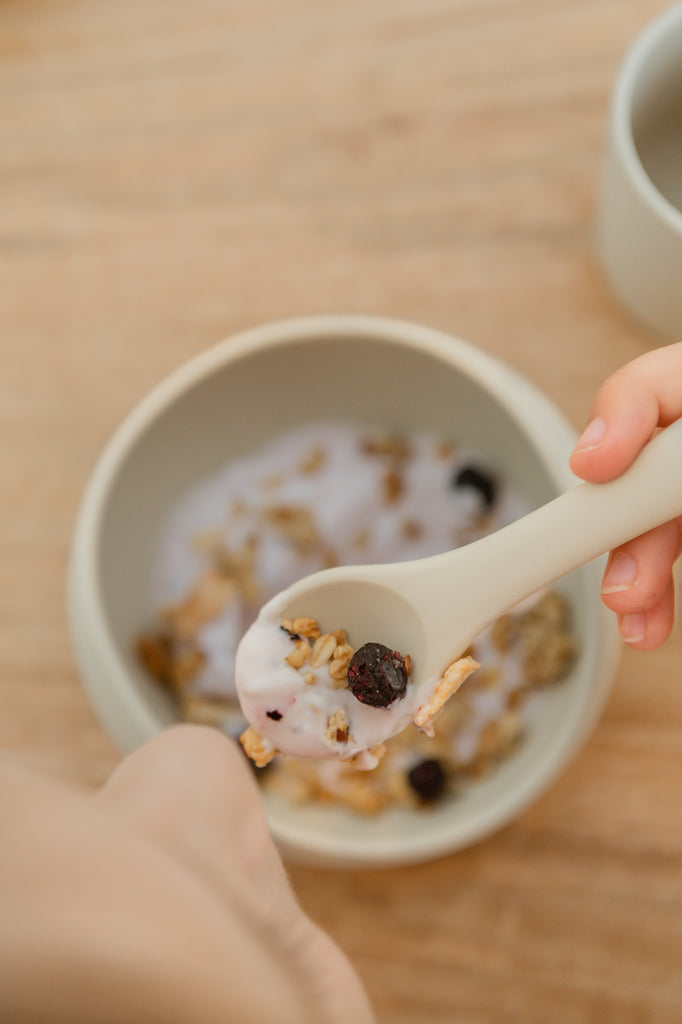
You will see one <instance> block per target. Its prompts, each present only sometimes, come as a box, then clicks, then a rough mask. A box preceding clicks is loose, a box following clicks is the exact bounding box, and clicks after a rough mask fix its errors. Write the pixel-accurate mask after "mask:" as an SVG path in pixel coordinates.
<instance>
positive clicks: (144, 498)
mask: <svg viewBox="0 0 682 1024" xmlns="http://www.w3.org/2000/svg"><path fill="white" fill-rule="evenodd" d="M303 334H304V335H305V336H299V334H298V333H297V332H296V331H290V332H286V331H285V332H284V334H282V335H281V336H280V337H279V338H278V339H276V341H273V339H270V340H269V341H267V343H265V344H257V343H256V344H246V345H241V347H240V346H231V345H230V344H229V343H227V344H225V345H223V346H220V347H219V348H218V349H217V350H215V352H214V354H213V355H211V357H210V359H208V360H206V361H205V362H204V363H203V364H202V365H201V366H200V367H198V368H197V367H196V366H195V367H194V369H193V370H191V371H188V372H186V373H182V372H181V373H178V374H176V375H175V376H174V377H173V378H171V379H170V380H169V381H167V382H166V383H165V385H164V386H162V387H161V389H159V390H157V392H156V393H154V394H153V395H152V396H150V397H149V400H148V401H146V402H145V403H143V404H142V406H141V407H139V408H138V410H136V412H135V413H134V414H133V417H132V418H131V420H130V421H129V422H128V423H127V424H126V425H124V428H122V433H121V434H120V435H119V436H118V438H115V439H114V442H113V447H112V448H111V449H110V451H109V452H108V454H107V453H105V456H104V457H103V460H102V464H101V465H100V467H99V477H98V478H97V480H96V482H95V483H94V484H93V488H92V491H91V493H90V495H89V496H86V502H85V503H84V504H85V506H86V512H85V513H84V515H83V522H82V523H81V524H80V526H79V531H77V541H80V543H77V544H76V562H79V560H80V562H85V563H86V569H85V575H86V577H87V578H88V580H90V583H89V587H88V589H87V592H86V597H85V599H84V601H83V602H81V604H85V607H86V611H85V612H83V611H82V608H81V610H80V611H79V607H80V605H79V598H78V592H77V588H76V589H74V597H73V599H72V620H73V622H74V634H75V638H76V641H77V644H76V646H77V648H78V646H79V644H78V632H79V630H78V628H77V627H78V622H79V619H83V616H84V615H88V616H93V615H94V616H95V618H94V619H91V620H90V626H89V627H88V628H82V629H81V630H80V632H81V634H86V635H85V637H84V638H83V639H82V641H81V648H84V645H85V644H86V643H87V644H90V646H92V637H93V635H95V634H96V635H97V636H99V635H100V634H99V632H98V630H99V629H100V627H101V637H102V645H101V646H106V647H107V650H108V655H107V658H101V659H100V661H99V662H97V663H95V662H92V661H89V662H88V665H89V668H88V666H85V663H83V664H82V667H84V668H85V671H84V675H85V677H86V679H85V681H86V685H87V686H88V688H89V690H90V693H91V696H92V698H93V701H94V703H95V706H96V707H97V706H98V705H99V707H100V714H102V710H101V709H102V708H103V707H105V706H108V705H107V701H109V697H107V701H104V700H102V701H100V700H99V699H98V693H99V694H100V695H101V694H102V693H103V691H104V689H105V688H107V687H108V688H109V690H111V688H112V687H114V688H116V689H117V690H118V691H119V697H120V703H121V706H124V712H123V713H121V711H120V708H119V710H118V711H117V713H116V722H117V724H116V726H115V728H113V732H114V734H115V738H116V740H117V741H118V742H119V744H120V745H121V746H122V747H123V748H124V749H129V748H130V747H132V746H134V745H136V744H137V743H138V742H140V741H141V740H143V739H145V738H147V737H149V736H151V735H153V734H154V733H155V732H157V731H159V730H160V729H162V728H163V727H165V726H167V725H169V724H171V723H172V722H174V721H176V720H177V717H178V714H177V709H176V707H175V704H174V702H173V700H172V699H171V697H170V696H169V695H168V694H166V693H165V692H164V691H163V690H162V689H161V688H160V687H159V686H158V685H157V684H155V683H154V682H152V681H151V680H150V679H149V678H148V677H147V676H146V674H145V673H144V672H143V670H142V669H141V667H140V665H139V664H138V661H137V658H136V656H135V653H134V645H135V638H136V636H137V635H139V633H140V632H141V630H143V629H145V628H146V627H147V626H148V625H149V624H150V623H151V621H152V619H153V611H154V610H153V607H152V597H151V575H152V566H153V562H154V558H155V554H156V545H157V540H158V536H159V524H160V523H161V521H162V520H163V518H164V516H165V515H166V513H167V510H168V509H169V508H170V507H171V506H172V505H173V503H174V502H175V500H176V499H177V498H178V497H179V496H180V495H181V494H182V493H183V492H184V491H185V490H186V489H187V488H188V487H190V486H191V485H192V484H194V483H195V482H197V481H198V480H201V479H202V478H204V477H206V476H207V475H209V474H211V473H212V472H213V471H214V470H216V469H218V468H219V467H220V466H221V465H223V464H224V463H225V462H226V461H227V460H229V459H230V458H233V457H237V456H241V455H244V454H246V453H248V452H250V451H252V450H253V449H255V448H257V447H258V446H259V445H260V444H262V443H263V442H265V441H266V440H267V439H268V438H270V437H272V436H273V435H275V434H276V433H278V432H280V431H283V430H288V429H290V428H293V427H295V426H298V425H301V424H303V423H311V422H315V421H321V420H327V421H329V420H346V421H347V420H349V419H350V420H353V421H359V422H362V423H366V424H368V425H378V426H381V427H385V428H388V429H390V430H398V431H399V430H408V429H411V428H414V429H424V430H432V431H435V432H437V433H439V434H441V435H444V436H446V437H452V438H453V439H455V440H456V441H457V442H459V443H461V444H463V445H467V446H468V445H470V446H472V447H473V448H475V449H477V450H478V451H479V452H480V453H481V455H482V456H483V457H484V458H485V460H486V461H487V463H488V464H489V465H490V466H491V468H492V469H493V470H496V471H497V472H498V473H499V474H500V476H502V477H504V478H505V479H507V480H508V481H509V482H510V483H511V484H512V485H513V486H514V488H515V489H516V490H517V492H518V493H519V494H520V495H521V496H522V497H523V498H525V499H526V501H527V502H528V503H529V505H531V506H536V505H539V504H542V503H544V502H546V501H548V500H550V499H551V498H552V497H554V496H555V495H556V494H557V493H558V492H559V491H561V490H563V489H564V488H565V486H567V484H568V482H569V480H568V471H567V469H566V468H565V467H566V463H567V456H568V452H569V451H570V448H571V442H572V437H573V435H572V432H571V431H570V429H569V428H568V427H567V426H566V424H565V422H564V421H563V420H562V419H561V417H560V416H559V414H558V413H557V412H556V410H554V408H553V407H552V406H551V405H550V404H549V403H547V401H546V400H545V399H544V398H543V396H541V395H539V394H538V393H537V392H536V391H535V390H534V389H533V388H532V387H531V386H530V385H529V384H528V383H527V382H526V381H525V380H524V379H522V378H520V377H518V376H517V375H516V374H514V373H513V372H512V371H510V370H509V369H508V368H506V367H504V366H503V365H502V364H499V363H497V362H496V361H495V360H493V359H491V358H490V357H488V356H486V355H485V354H483V353H480V352H479V351H478V350H476V349H473V348H472V347H471V346H468V345H466V344H465V343H462V342H457V341H455V340H450V339H447V340H443V336H441V335H438V336H437V337H438V339H439V340H438V342H437V343H436V342H434V343H433V344H430V343H428V342H427V341H426V340H422V341H420V342H419V343H416V342H415V340H414V337H412V336H410V334H409V332H402V333H401V331H399V330H395V331H394V332H393V336H390V332H388V334H389V336H386V335H387V332H386V329H383V330H376V329H368V330H367V331H362V330H358V329H357V328H355V329H354V330H352V331H348V332H346V331H344V330H343V328H339V329H337V330H329V329H323V328H320V330H319V331H318V330H314V329H308V330H307V332H303ZM190 365H191V364H190ZM91 513H92V514H91ZM88 516H89V517H90V518H88ZM86 523H87V524H88V525H84V524H86ZM83 552H86V554H85V555H84V554H83ZM492 571H494V567H492V566H491V572H492ZM597 574H598V567H596V566H594V565H592V566H588V567H586V568H585V569H582V570H579V571H578V572H576V573H573V574H571V576H569V577H568V578H567V579H566V580H564V581H562V588H563V589H564V591H565V593H566V595H567V597H568V599H569V601H570V602H571V604H572V607H573V611H574V617H575V629H576V633H577V636H578V638H579V643H580V656H579V657H578V659H577V662H576V664H575V666H574V668H573V670H572V672H571V675H570V678H569V679H568V680H567V681H566V682H565V683H563V684H562V685H561V686H557V687H555V688H552V689H551V690H550V691H548V692H547V693H546V694H543V699H542V701H540V702H539V706H538V709H537V712H536V724H535V726H534V728H533V730H532V732H531V735H530V736H529V738H528V740H527V741H526V742H524V744H523V745H522V747H521V749H520V751H519V752H518V754H516V755H515V756H514V757H513V758H511V759H510V760H509V762H508V763H506V764H505V765H504V766H502V767H501V768H500V769H499V770H498V771H497V772H496V773H494V774H493V775H492V776H491V777H490V778H489V779H486V780H484V781H482V782H480V783H477V784H476V785H473V786H471V787H470V789H468V790H467V791H466V792H464V793H462V794H460V795H459V796H457V797H456V798H455V799H454V800H453V801H452V802H450V803H447V804H445V805H443V806H442V807H439V808H437V809H435V810H433V811H429V812H428V813H425V814H424V815H423V816H420V818H419V823H418V828H415V815H414V813H412V812H407V811H402V810H391V811H388V812H386V813H384V814H382V815H381V816H378V817H377V818H375V819H363V818H357V817H356V816H354V815H352V814H350V813H349V812H348V811H346V810H344V809H341V808H334V807H328V808H320V807H292V806H291V805H288V804H286V803H285V802H283V801H282V800H280V799H278V798H277V797H275V796H268V798H267V805H268V806H267V809H268V816H269V820H270V824H271V826H272V828H273V832H274V834H275V837H276V838H277V839H278V840H279V842H280V844H281V846H282V848H283V850H284V852H285V853H286V852H288V853H293V854H295V855H296V856H297V857H298V858H299V859H301V857H303V858H305V857H309V858H313V859H314V860H315V861H316V862H317V863H343V864H346V865H348V864H352V863H392V862H393V863H395V862H398V861H411V860H420V859H424V857H425V856H434V855H436V854H438V853H442V852H446V851H447V850H448V849H451V848H456V847H457V846H461V845H464V844H465V843H466V842H469V841H472V840H473V839H475V838H479V837H480V836H481V835H483V834H485V833H486V832H488V831H491V830H492V829H493V828H495V827H498V826H499V824H500V823H501V822H502V821H504V820H508V819H509V818H510V817H511V816H513V814H514V813H516V811H517V810H518V809H519V808H520V807H522V806H524V805H525V803H527V802H528V801H529V800H530V799H531V797H532V796H533V795H534V794H536V793H537V792H538V791H539V790H540V789H542V788H544V786H545V785H546V784H547V783H548V780H549V779H550V778H551V777H553V776H554V775H555V774H557V772H558V771H559V769H560V768H561V767H563V764H564V763H565V761H566V760H567V759H568V758H569V757H570V756H571V754H572V753H573V752H574V750H575V748H576V746H577V745H579V743H580V741H581V739H582V738H583V736H584V733H585V730H586V729H587V730H589V727H590V726H591V724H592V722H593V720H594V717H595V714H596V712H595V707H596V704H598V703H600V701H601V699H602V697H601V696H600V694H602V695H603V682H604V680H603V679H602V680H601V681H599V680H598V679H596V678H595V675H596V676H599V673H600V672H601V673H602V675H603V667H604V666H603V664H602V661H600V659H601V657H602V653H603V652H602V647H601V645H602V643H603V619H602V618H601V613H600V610H599V602H598V586H597V578H598V575H597ZM76 576H77V573H74V578H75V577H76ZM95 626H96V627H97V629H95V628H94V627H95ZM600 652H601V653H600ZM100 654H101V652H100V653H98V655H97V657H98V658H99V657H100ZM93 665H95V667H94V668H93V667H92V666H93ZM107 714H108V712H105V713H104V714H102V717H103V719H104V724H105V726H106V725H107V724H109V725H110V727H111V723H107V720H106V718H107ZM121 723H123V724H121Z"/></svg>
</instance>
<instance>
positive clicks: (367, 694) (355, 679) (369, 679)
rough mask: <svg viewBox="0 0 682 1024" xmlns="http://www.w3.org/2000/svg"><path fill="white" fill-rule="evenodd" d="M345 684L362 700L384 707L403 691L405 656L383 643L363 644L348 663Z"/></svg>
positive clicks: (404, 688)
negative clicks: (346, 682)
mask: <svg viewBox="0 0 682 1024" xmlns="http://www.w3.org/2000/svg"><path fill="white" fill-rule="evenodd" d="M348 685H349V687H350V689H351V692H352V694H353V696H354V697H356V698H357V699H358V700H359V701H360V702H361V703H362V704H371V705H372V707H375V708H387V707H388V706H389V704H392V703H393V702H394V701H395V700H398V699H399V698H400V697H403V696H404V695H405V690H406V689H407V669H406V668H405V658H404V657H403V655H402V654H400V652H399V651H392V650H391V649H390V647H385V646H384V645H383V644H375V643H369V644H363V646H362V647H359V648H358V650H357V651H356V652H355V654H354V655H353V657H352V658H351V660H350V663H349V665H348Z"/></svg>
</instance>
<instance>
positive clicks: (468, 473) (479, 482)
mask: <svg viewBox="0 0 682 1024" xmlns="http://www.w3.org/2000/svg"><path fill="white" fill-rule="evenodd" d="M452 486H453V487H457V488H463V487H471V488H473V490H475V491H478V493H479V494H480V496H481V499H482V501H483V505H484V507H485V509H486V511H490V509H491V508H492V507H493V506H494V504H495V502H496V500H497V491H498V486H497V480H496V479H495V477H494V476H492V475H491V474H490V473H487V472H485V470H482V469H479V468H478V467H477V466H471V465H469V466H461V467H460V468H459V469H457V470H456V472H455V474H454V476H453V478H452Z"/></svg>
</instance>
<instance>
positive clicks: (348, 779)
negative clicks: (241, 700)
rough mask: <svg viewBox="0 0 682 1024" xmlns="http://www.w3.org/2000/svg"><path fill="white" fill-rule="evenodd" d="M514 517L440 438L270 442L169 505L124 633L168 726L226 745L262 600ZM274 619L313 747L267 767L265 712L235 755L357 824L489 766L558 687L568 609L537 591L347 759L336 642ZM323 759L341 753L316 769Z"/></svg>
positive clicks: (515, 504) (567, 649)
mask: <svg viewBox="0 0 682 1024" xmlns="http://www.w3.org/2000/svg"><path fill="white" fill-rule="evenodd" d="M525 511H527V509H526V508H524V506H523V505H522V503H521V502H520V501H519V500H518V499H517V498H516V497H515V495H514V494H513V493H512V492H511V491H510V489H509V488H508V487H507V486H506V485H505V483H504V481H502V480H500V479H499V478H498V475H497V474H494V473H492V472H491V471H490V470H489V468H488V467H486V466H485V465H484V464H483V463H482V461H481V459H480V457H479V456H478V455H477V454H476V453H474V452H470V451H469V452H467V451H461V450H459V449H458V448H457V447H456V445H455V444H454V443H453V442H452V440H450V439H443V438H439V437H436V436H434V435H432V434H427V433H412V434H410V435H409V436H400V435H396V434H393V433H387V432H385V431H381V430H377V429H373V428H370V427H366V428H363V427H360V426H356V425H351V424H347V423H319V424H313V425H310V426H307V427H303V428H299V429H298V430H296V431H292V432H289V433H288V434H283V435H280V436H279V437H278V438H277V439H275V440H274V441H272V442H271V443H270V444H269V445H267V446H265V447H264V448H263V449H262V450H261V451H260V452H256V453H254V454H253V455H251V456H249V457H247V458H244V459H242V460H238V461H234V462H232V463H231V464H230V465H229V466H226V467H225V468H224V470H222V471H220V472H219V473H218V474H216V475H214V476H213V477H212V478H210V479H208V480H205V481H204V482H202V483H200V484H198V485H196V486H195V488H193V489H192V491H191V492H190V493H188V494H187V495H186V497H185V498H184V499H183V500H182V501H181V502H180V503H179V504H178V506H177V507H176V508H175V509H173V510H172V511H171V513H170V516H169V519H168V522H167V524H166V526H165V528H164V530H163V532H162V536H161V540H160V544H159V550H158V553H157V561H156V565H157V571H156V577H155V581H154V594H153V602H152V603H153V606H154V608H155V609H156V610H157V621H156V622H155V623H154V624H153V625H152V627H151V628H150V629H149V630H147V631H146V632H145V633H144V634H143V635H141V636H140V638H139V641H138V653H139V656H140V658H141V660H142V662H143V664H144V665H145V667H146V668H147V670H148V671H149V673H150V674H151V675H152V676H153V677H154V678H155V679H156V680H157V681H158V682H159V683H160V684H161V685H162V686H165V687H167V688H169V689H170V690H171V691H172V692H173V693H174V694H175V695H176V696H177V699H178V703H179V707H180V713H181V716H182V717H183V718H184V719H186V720H189V721H199V722H203V723H206V724H213V725H216V726H218V727H222V728H225V729H226V730H227V731H229V732H231V733H233V734H239V733H242V732H243V725H244V723H243V719H242V717H241V714H240V710H239V705H238V703H237V699H236V693H235V683H234V656H235V650H236V646H237V643H238V641H239V640H240V638H241V636H242V635H243V633H244V631H245V629H246V628H247V626H249V625H250V623H251V622H252V620H253V619H254V618H255V616H256V614H257V612H258V610H259V608H260V606H261V605H263V604H264V603H265V602H267V601H268V599H269V598H270V597H271V596H272V595H274V594H276V593H279V592H280V591H282V590H284V589H285V588H286V587H287V586H289V585H290V584H291V583H292V582H294V580H296V579H298V578H300V577H301V576H304V575H308V574H310V573H312V572H314V571H316V570H318V569H321V568H327V567H330V566H332V565H336V564H349V563H356V564H357V563H372V562H387V561H399V560H403V559H408V558H409V559H412V558H420V557H426V556H428V555H432V554H437V553H440V552H442V551H444V550H447V549H449V548H452V547H455V546H457V545H460V544H465V543H468V542H469V541H471V540H474V539H477V538H478V537H480V536H483V535H484V534H485V533H488V532H490V531H492V530H495V529H498V528H499V527H501V526H504V525H506V524H507V523H508V522H510V521H512V520H513V519H515V518H517V517H518V516H519V515H522V514H523V513H524V512H525ZM278 625H281V626H282V627H283V629H282V630H280V637H279V641H278V645H279V646H278V651H280V649H281V651H280V653H279V654H278V657H280V660H281V662H282V664H283V666H284V669H285V670H286V671H288V672H290V674H291V675H292V677H293V676H295V677H296V684H297V685H298V686H300V687H309V688H311V689H312V688H315V690H316V692H318V693H319V694H320V708H321V710H320V725H319V728H318V730H317V733H316V735H317V737H318V740H319V744H318V747H317V748H315V747H312V748H310V749H304V750H303V751H302V752H303V753H305V754H306V757H305V758H293V757H286V758H284V757H274V751H276V750H277V740H276V737H277V734H278V731H279V732H280V734H281V732H282V730H284V729H286V728H295V727H297V723H296V722H295V721H292V720H291V719H290V716H289V714H288V711H287V709H286V708H280V707H278V706H273V707H272V708H271V707H269V705H268V706H266V704H267V701H265V702H264V703H263V704H262V709H261V710H262V711H263V714H262V716H261V719H260V722H261V726H259V728H258V729H253V728H251V729H249V730H248V731H247V732H246V735H245V738H244V740H243V745H244V747H245V749H246V751H247V753H248V754H249V756H250V757H251V758H252V760H253V761H254V763H255V764H256V765H257V766H259V767H260V768H261V769H264V770H262V771H261V772H259V775H260V777H261V778H262V782H263V785H264V786H267V787H268V788H272V789H275V790H277V791H279V792H280V793H285V794H286V795H287V797H289V798H290V799H292V800H295V801H298V800H322V801H330V800H331V801H336V802H340V803H342V804H344V805H346V806H348V807H352V808H353V809H355V810H358V811H362V812H369V813H375V812H377V811H379V810H381V809H383V808H384V807H389V806H392V805H396V804H410V805H413V806H425V805H428V804H432V803H434V802H435V801H437V800H441V799H443V798H444V797H446V796H447V795H448V794H451V793H453V792H455V791H456V789H457V786H458V785H460V784H462V783H464V782H465V781H467V780H470V779H473V778H476V777H478V776H480V775H482V774H484V773H485V772H488V771H491V770H492V769H493V768H494V766H495V764H496V763H498V762H499V761H500V760H501V759H503V758H504V757H506V756H508V755H509V754H510V753H511V752H512V751H513V750H514V749H515V747H516V745H517V744H518V743H519V742H520V741H521V740H522V738H523V735H524V732H525V731H526V730H528V729H531V728H532V720H533V705H534V702H535V701H536V700H538V699H541V697H540V696H539V691H540V689H541V688H542V687H543V686H545V685H547V684H550V683H553V682H556V681H557V680H559V679H560V678H562V677H563V676H564V675H565V674H566V671H567V669H568V667H569V666H570V664H571V662H572V660H573V657H574V654H575V645H574V640H573V636H572V632H571V626H570V617H569V614H568V608H567V605H566V603H565V602H564V601H563V599H562V598H561V597H560V596H559V595H558V594H557V593H556V592H550V593H547V594H544V595H542V596H539V597H538V598H536V599H535V600H533V601H531V602H527V603H526V604H525V605H524V607H523V608H519V609H517V610H516V611H515V612H513V613H511V614H510V615H508V616H503V617H502V618H501V619H499V620H498V621H497V622H496V623H494V624H493V626H491V627H490V628H489V630H487V631H486V633H485V634H484V635H483V636H482V637H480V638H479V639H478V640H477V642H476V644H475V645H474V649H473V650H471V651H469V652H466V658H465V659H464V660H465V661H467V667H466V670H465V671H463V670H462V667H461V665H460V662H457V663H454V665H453V666H451V668H450V669H448V671H446V673H445V674H444V677H443V680H442V685H440V686H439V688H438V689H437V691H436V694H435V695H434V700H435V701H436V703H435V705H434V706H432V707H430V708H425V709H420V708H415V709H412V712H411V714H410V716H409V721H411V722H413V724H412V725H410V726H409V728H408V729H407V730H405V732H401V733H400V734H399V735H397V736H395V737H394V738H393V739H391V740H390V741H389V742H388V743H387V744H386V747H385V750H384V749H382V750H380V751H379V750H377V749H373V750H372V752H371V754H370V755H369V756H368V757H358V756H357V754H358V751H357V750H355V749H353V744H352V740H353V735H354V729H356V728H357V727H356V726H355V724H354V717H355V720H356V719H357V714H356V712H357V708H356V705H357V704H358V702H360V703H362V701H361V698H358V697H357V696H354V695H353V693H352V687H351V685H350V682H351V681H352V679H353V672H352V671H351V672H350V676H351V680H350V681H349V669H350V666H351V662H352V659H353V657H354V656H355V655H356V653H357V652H356V650H355V648H354V647H353V644H352V638H349V637H347V636H346V635H345V634H344V632H343V630H342V629H340V628H338V624H323V625H324V626H325V629H324V630H323V629H322V628H321V627H320V624H318V623H315V622H313V621H312V620H311V621H309V622H303V621H298V620H297V621H295V622H291V623H278ZM389 653H391V652H389ZM393 653H395V652H393ZM406 653H408V654H409V652H406ZM401 657H402V656H401ZM467 659H468V660H467ZM458 665H460V668H459V669H458V668H456V666H458ZM479 665H480V667H478V666H479ZM474 668H478V671H477V672H475V673H474V674H473V675H472V677H471V679H468V680H467V681H466V682H464V678H465V676H466V675H468V674H469V672H471V671H472V670H473V669H474ZM294 669H295V672H293V671H292V670H294ZM404 669H405V659H403V663H402V670H404ZM405 675H406V676H407V675H409V672H405ZM462 683H463V685H461V684H462ZM460 685H461V688H460ZM455 690H457V691H458V692H456V693H455ZM453 693H454V696H452V694H453ZM322 698H324V699H322ZM349 709H350V710H349ZM368 710H370V711H371V710H372V709H368ZM420 714H421V717H420ZM249 717H250V718H251V716H249ZM298 725H299V726H300V723H298ZM427 733H430V734H432V735H430V736H429V735H426V734H427ZM329 749H333V750H334V752H338V753H339V755H340V756H339V758H337V759H336V760H334V761H330V762H323V761H320V760H317V759H316V758H318V757H320V756H321V754H320V751H321V750H323V752H324V753H326V752H327V751H328V750H329ZM323 756H324V754H323ZM311 758H313V759H311ZM369 767H372V768H373V770H372V771H359V770H358V769H362V768H369Z"/></svg>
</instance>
